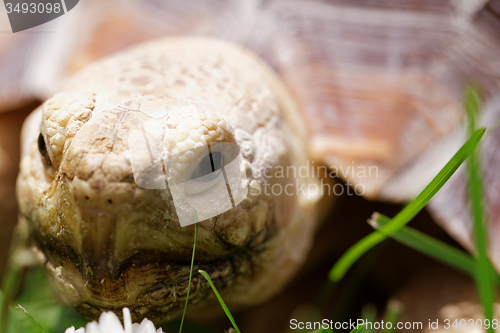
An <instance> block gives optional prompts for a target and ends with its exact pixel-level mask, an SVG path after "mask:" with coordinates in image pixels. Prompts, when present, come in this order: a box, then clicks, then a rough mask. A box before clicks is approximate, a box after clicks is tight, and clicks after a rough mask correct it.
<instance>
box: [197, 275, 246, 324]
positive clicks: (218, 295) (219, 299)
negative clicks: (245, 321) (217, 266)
mask: <svg viewBox="0 0 500 333" xmlns="http://www.w3.org/2000/svg"><path fill="white" fill-rule="evenodd" d="M198 272H199V273H200V274H201V275H203V277H204V278H205V279H207V281H208V284H210V287H212V290H213V292H214V294H215V296H216V297H217V300H218V301H219V303H220V305H221V306H222V309H223V310H224V312H225V313H226V316H227V317H228V318H229V321H230V322H231V324H233V327H234V329H235V330H236V332H238V333H241V331H240V329H239V328H238V326H237V325H236V322H235V321H234V318H233V315H232V314H231V311H229V308H228V307H227V305H226V302H224V300H223V299H222V297H221V295H220V294H219V292H218V291H217V288H215V286H214V283H213V282H212V279H210V276H209V275H208V273H207V272H205V271H203V270H201V269H200V270H198Z"/></svg>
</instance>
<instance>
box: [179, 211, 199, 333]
mask: <svg viewBox="0 0 500 333" xmlns="http://www.w3.org/2000/svg"><path fill="white" fill-rule="evenodd" d="M194 219H195V224H194V242H193V255H192V257H191V269H190V270H189V284H188V290H187V296H186V303H185V304H184V311H183V312H182V319H181V324H180V326H179V333H181V332H182V326H183V325H184V318H185V317H186V310H187V306H188V302H189V292H190V291H191V279H192V277H193V265H194V254H195V252H196V241H197V239H198V212H197V211H196V209H195V210H194Z"/></svg>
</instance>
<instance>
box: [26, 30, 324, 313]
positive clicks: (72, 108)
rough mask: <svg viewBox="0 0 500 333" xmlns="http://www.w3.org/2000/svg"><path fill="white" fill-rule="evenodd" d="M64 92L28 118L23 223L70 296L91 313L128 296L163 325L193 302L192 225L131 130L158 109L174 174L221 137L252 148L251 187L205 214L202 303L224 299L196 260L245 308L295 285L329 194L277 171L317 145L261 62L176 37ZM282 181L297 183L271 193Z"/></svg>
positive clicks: (94, 70)
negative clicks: (148, 180)
mask: <svg viewBox="0 0 500 333" xmlns="http://www.w3.org/2000/svg"><path fill="white" fill-rule="evenodd" d="M61 91H62V92H61V93H60V94H57V95H55V96H54V97H53V98H51V99H49V100H48V101H47V102H45V103H44V104H43V105H42V106H41V107H40V108H39V109H37V110H35V111H34V112H33V113H32V115H31V116H30V117H29V118H28V120H27V121H26V123H25V126H24V129H23V133H22V139H23V152H22V160H21V171H20V174H19V178H18V184H17V196H18V201H19V206H20V212H21V214H20V215H21V217H20V222H19V223H20V224H19V230H24V231H25V234H26V235H27V240H28V242H29V244H31V246H32V248H33V250H34V251H35V252H36V254H37V257H38V258H39V260H40V262H41V263H42V264H43V265H44V266H45V267H46V268H47V271H48V272H49V274H50V275H51V276H52V277H53V281H54V282H55V286H56V288H57V289H58V290H59V294H60V295H61V297H62V298H63V299H64V300H65V301H66V302H67V303H69V304H70V305H72V306H73V307H75V308H76V309H77V310H78V311H79V312H81V313H82V314H84V315H85V316H87V317H89V318H97V317H98V315H99V314H100V313H101V312H102V311H105V310H106V311H109V310H111V311H115V312H116V313H117V314H119V313H120V312H121V308H122V307H125V306H127V307H129V308H130V310H131V311H132V316H133V319H134V320H135V321H139V320H140V319H141V318H143V317H148V318H150V319H152V320H154V321H156V322H161V321H164V320H167V319H169V318H172V317H174V316H177V315H178V314H179V312H180V310H181V308H182V305H183V302H184V301H185V297H186V296H185V295H186V292H187V284H188V276H189V263H190V255H191V251H192V243H193V231H194V228H193V226H192V225H191V226H188V227H181V226H180V225H179V220H178V217H177V214H176V211H175V209H174V203H173V200H172V193H171V191H170V189H169V188H167V189H166V190H165V189H160V188H157V189H145V188H142V187H140V186H138V185H137V184H136V182H135V181H134V173H133V163H134V162H133V158H131V150H130V149H129V148H130V147H129V144H130V141H129V140H130V133H131V132H132V131H133V130H134V129H137V128H140V126H147V127H148V129H151V128H152V127H151V126H150V125H149V124H150V123H148V121H152V119H154V121H155V124H156V125H155V126H156V127H155V130H152V131H153V132H155V131H156V132H155V133H156V134H155V135H156V136H155V135H153V137H154V138H153V141H154V142H153V144H154V145H156V146H157V147H160V148H161V149H163V150H164V151H165V152H167V153H169V154H171V155H172V156H175V158H174V160H173V163H172V164H171V165H170V166H169V167H168V168H167V167H165V168H166V169H167V177H171V178H175V177H177V176H179V177H180V176H182V175H185V174H190V172H191V170H194V168H195V167H196V166H197V164H198V163H199V156H198V155H197V154H198V149H200V150H202V149H204V147H205V146H207V145H208V144H209V143H210V144H212V143H218V142H230V143H231V142H232V143H237V144H238V145H239V147H240V149H241V153H242V158H241V159H240V160H239V162H238V163H239V167H240V168H241V169H242V170H245V174H246V178H245V177H239V178H238V175H236V174H234V175H233V174H228V177H229V178H230V179H229V180H230V182H232V183H231V184H234V183H237V184H239V185H240V186H241V188H245V187H247V186H248V196H247V197H246V198H245V199H244V200H243V201H242V202H241V204H239V205H237V206H236V207H235V208H233V209H230V210H228V211H226V212H224V213H222V214H220V215H218V216H216V217H214V218H211V219H208V220H205V221H203V222H201V223H200V228H199V236H198V243H197V246H196V258H195V274H194V278H193V283H192V291H191V293H190V303H191V304H192V305H191V306H192V307H196V308H198V309H200V310H201V309H207V308H209V307H210V306H211V305H213V303H214V302H215V300H214V297H213V294H212V292H211V291H210V290H209V286H208V285H207V283H206V282H205V281H204V279H203V278H202V277H200V276H199V275H198V274H196V272H197V271H196V270H197V269H205V270H207V271H208V272H209V274H210V275H211V277H212V279H214V281H215V283H216V285H217V287H218V288H219V290H220V291H221V292H222V296H223V297H224V298H225V300H226V301H227V302H228V303H229V305H230V306H234V307H243V306H248V305H252V304H256V303H259V302H263V301H265V300H266V299H268V298H270V297H271V296H272V295H274V294H275V293H277V292H278V291H279V290H280V289H281V288H283V287H284V285H285V284H286V282H287V281H288V280H289V279H290V278H291V277H292V276H293V273H294V272H295V271H296V270H297V269H298V267H299V266H300V264H301V263H302V262H303V260H304V258H305V255H306V254H307V251H308V249H309V247H310V243H311V240H312V235H313V232H314V227H315V213H314V211H315V205H316V202H317V199H318V195H317V194H315V193H310V192H308V191H307V188H308V187H307V185H308V184H309V183H311V182H314V181H315V180H313V179H310V178H301V179H298V180H297V179H294V178H272V177H271V178H270V177H268V175H272V172H269V170H273V168H276V167H279V166H281V167H285V168H286V167H288V166H294V167H300V166H302V165H304V164H305V163H306V160H307V158H308V155H307V152H306V150H305V149H304V146H303V144H302V142H304V138H303V136H302V132H301V131H300V127H299V126H298V125H297V124H298V123H299V122H300V118H299V116H298V114H297V110H296V107H295V105H294V103H293V100H292V99H291V97H290V96H289V95H288V93H287V92H286V90H285V88H284V87H283V85H282V84H281V82H280V81H279V80H278V79H277V78H276V77H275V75H274V74H273V73H272V71H271V70H270V69H269V68H267V67H266V65H264V63H263V62H262V61H261V60H259V59H258V58H257V57H256V56H254V55H252V54H250V53H249V52H248V51H246V50H244V49H242V48H240V47H237V46H234V45H232V44H228V43H224V42H220V41H215V40H210V39H196V38H170V39H164V40H159V41H155V42H151V43H147V44H142V45H138V46H136V47H134V48H132V49H129V50H127V51H125V52H122V53H119V54H117V55H114V56H112V57H110V58H107V59H104V60H101V61H99V62H97V63H95V64H93V65H91V66H89V67H87V68H86V69H84V70H83V71H81V72H79V73H77V74H76V75H75V76H74V77H73V78H72V79H71V80H70V81H69V82H68V83H67V84H66V85H65V86H64V87H63V88H62V89H61ZM40 133H41V134H42V137H43V142H42V143H45V146H46V149H45V150H43V149H42V150H41V151H40V149H39V142H38V141H39V135H40ZM41 148H43V147H41ZM266 170H268V171H267V175H266V173H265V171H266ZM273 184H280V185H281V186H284V185H287V184H291V188H290V187H288V190H289V192H292V193H297V194H296V195H291V196H290V195H273V194H272V193H270V192H269V191H267V192H266V191H264V189H265V187H266V186H267V187H269V186H272V185H273ZM303 184H305V185H306V186H305V189H306V190H305V191H304V190H302V191H299V189H298V188H297V186H301V185H303ZM291 189H293V191H292V190H291ZM195 190H196V189H195ZM211 190H212V189H209V190H207V191H211ZM208 193H210V192H208ZM214 193H215V192H214ZM205 194H206V193H205ZM204 198H205V200H203V202H200V205H206V207H217V206H218V205H221V200H222V198H221V197H218V196H217V195H216V194H214V195H209V196H204ZM207 198H208V199H207Z"/></svg>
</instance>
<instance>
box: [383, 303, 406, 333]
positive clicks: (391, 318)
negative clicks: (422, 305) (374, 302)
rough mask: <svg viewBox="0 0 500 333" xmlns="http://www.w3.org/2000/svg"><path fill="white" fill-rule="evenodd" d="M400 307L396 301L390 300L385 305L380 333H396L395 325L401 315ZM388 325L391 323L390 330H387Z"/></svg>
mask: <svg viewBox="0 0 500 333" xmlns="http://www.w3.org/2000/svg"><path fill="white" fill-rule="evenodd" d="M401 310H402V305H401V303H399V302H398V301H396V300H391V301H390V302H389V304H388V305H387V310H386V312H385V316H384V317H385V318H384V322H385V326H384V329H383V330H382V333H392V332H395V331H396V325H397V322H398V319H399V316H400V315H401ZM388 323H391V328H387V326H389V325H388Z"/></svg>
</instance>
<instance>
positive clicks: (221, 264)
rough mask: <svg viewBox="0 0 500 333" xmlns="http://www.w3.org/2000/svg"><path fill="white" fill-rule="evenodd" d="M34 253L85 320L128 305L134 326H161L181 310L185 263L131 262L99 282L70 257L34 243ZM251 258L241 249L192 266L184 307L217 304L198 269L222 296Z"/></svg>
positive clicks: (248, 269)
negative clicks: (149, 323) (145, 322)
mask: <svg viewBox="0 0 500 333" xmlns="http://www.w3.org/2000/svg"><path fill="white" fill-rule="evenodd" d="M34 251H35V253H36V254H37V257H38V259H39V261H40V262H41V264H42V266H43V267H45V269H46V270H47V271H48V274H49V275H50V276H51V278H52V279H51V280H52V284H53V286H54V288H55V290H56V293H57V294H58V296H59V297H60V298H61V299H62V301H63V302H65V303H67V304H68V305H70V306H72V307H73V308H74V309H75V310H76V311H78V312H79V313H81V314H82V315H83V316H85V317H86V318H88V319H90V320H96V319H98V318H99V316H100V314H101V313H102V312H104V311H112V312H114V313H116V314H117V315H118V316H119V317H120V316H121V314H122V309H123V308H124V307H128V308H129V309H130V312H131V314H132V319H133V320H134V321H135V322H140V321H141V320H142V319H143V318H146V317H147V318H148V319H150V320H152V321H154V322H155V323H162V322H165V321H167V320H170V319H173V318H175V317H178V316H179V315H180V314H181V313H182V311H183V308H184V304H185V302H186V298H187V295H188V285H189V274H190V268H191V265H190V264H188V265H182V264H176V263H168V262H166V261H164V262H158V261H156V262H152V261H148V262H140V261H138V260H130V261H128V262H127V263H126V265H124V266H123V267H122V268H121V273H120V274H119V275H118V276H116V277H115V278H114V279H109V278H102V279H100V278H95V277H92V276H89V275H88V274H83V273H82V272H81V270H80V268H79V267H78V266H79V265H78V264H77V263H76V262H75V261H74V260H72V259H71V258H70V257H69V256H65V257H63V256H60V255H58V254H57V253H55V252H52V251H50V250H47V249H42V247H41V246H40V244H35V245H34ZM254 255H255V254H252V253H248V252H246V251H245V252H243V251H242V252H241V253H238V254H236V255H234V256H231V257H230V258H227V259H220V260H216V261H213V262H210V263H204V264H195V265H194V266H193V275H192V279H191V288H190V291H189V304H197V305H199V306H200V307H201V308H205V307H207V308H208V307H210V306H211V305H212V304H214V302H216V298H215V295H214V293H213V291H212V290H211V287H210V285H209V283H208V282H207V280H206V279H205V278H204V277H203V276H201V274H199V272H198V270H204V271H206V272H207V273H208V274H209V276H210V278H211V280H212V282H213V283H214V285H215V287H216V288H217V289H218V291H219V292H222V294H224V293H227V292H228V291H229V289H230V287H231V286H232V285H233V284H234V282H235V281H236V280H240V279H241V278H245V276H246V277H247V278H248V277H249V275H250V274H251V272H252V271H253V270H252V269H251V265H252V257H253V256H254Z"/></svg>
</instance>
